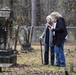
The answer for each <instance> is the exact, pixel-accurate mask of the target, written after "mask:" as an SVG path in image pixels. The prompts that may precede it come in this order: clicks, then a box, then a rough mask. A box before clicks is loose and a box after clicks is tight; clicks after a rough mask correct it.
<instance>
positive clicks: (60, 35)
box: [50, 12, 67, 67]
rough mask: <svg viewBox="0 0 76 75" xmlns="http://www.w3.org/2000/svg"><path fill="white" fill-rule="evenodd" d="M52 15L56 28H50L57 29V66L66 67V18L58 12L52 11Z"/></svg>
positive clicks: (55, 48) (55, 47)
mask: <svg viewBox="0 0 76 75" xmlns="http://www.w3.org/2000/svg"><path fill="white" fill-rule="evenodd" d="M51 16H52V19H53V21H54V22H56V28H55V29H54V28H53V27H51V28H50V29H51V30H52V31H55V46H54V50H55V52H56V66H61V67H64V66H66V61H65V56H64V42H65V37H66V35H67V30H66V25H65V20H64V18H63V17H62V16H61V15H60V14H59V13H58V12H52V13H51Z"/></svg>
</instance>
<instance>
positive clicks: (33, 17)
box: [31, 0, 36, 26]
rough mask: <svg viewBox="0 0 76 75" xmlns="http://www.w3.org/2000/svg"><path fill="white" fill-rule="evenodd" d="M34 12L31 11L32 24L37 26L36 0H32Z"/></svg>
mask: <svg viewBox="0 0 76 75" xmlns="http://www.w3.org/2000/svg"><path fill="white" fill-rule="evenodd" d="M31 5H32V12H31V14H32V15H31V25H32V26H36V0H31Z"/></svg>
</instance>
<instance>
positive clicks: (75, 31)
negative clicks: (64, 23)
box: [32, 26, 76, 43]
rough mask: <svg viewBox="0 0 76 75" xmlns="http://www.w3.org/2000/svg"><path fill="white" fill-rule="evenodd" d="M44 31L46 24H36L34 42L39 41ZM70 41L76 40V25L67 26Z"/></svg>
mask: <svg viewBox="0 0 76 75" xmlns="http://www.w3.org/2000/svg"><path fill="white" fill-rule="evenodd" d="M43 31H44V26H34V30H33V38H32V42H35V43H39V37H40V36H41V34H42V33H43ZM67 31H68V35H67V40H68V41H73V42H75V41H76V27H67Z"/></svg>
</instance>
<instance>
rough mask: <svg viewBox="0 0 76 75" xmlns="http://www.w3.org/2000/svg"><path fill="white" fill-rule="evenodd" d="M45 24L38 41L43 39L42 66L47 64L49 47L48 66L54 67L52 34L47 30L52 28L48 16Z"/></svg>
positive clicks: (51, 21)
mask: <svg viewBox="0 0 76 75" xmlns="http://www.w3.org/2000/svg"><path fill="white" fill-rule="evenodd" d="M46 21H47V23H46V24H45V29H44V32H43V34H42V35H41V37H40V39H42V38H44V65H48V64H49V47H50V65H52V66H53V65H54V45H53V33H52V31H50V30H49V28H50V26H52V25H53V24H54V23H53V20H52V17H51V16H50V15H49V16H47V17H46Z"/></svg>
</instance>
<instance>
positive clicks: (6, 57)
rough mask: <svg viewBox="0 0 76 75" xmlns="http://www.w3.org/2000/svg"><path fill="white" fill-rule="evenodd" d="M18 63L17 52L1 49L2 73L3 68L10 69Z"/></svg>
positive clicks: (0, 62) (0, 69) (0, 66)
mask: <svg viewBox="0 0 76 75" xmlns="http://www.w3.org/2000/svg"><path fill="white" fill-rule="evenodd" d="M16 63H17V50H12V49H10V50H4V49H3V50H1V49H0V72H2V67H9V66H12V65H15V64H16Z"/></svg>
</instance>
